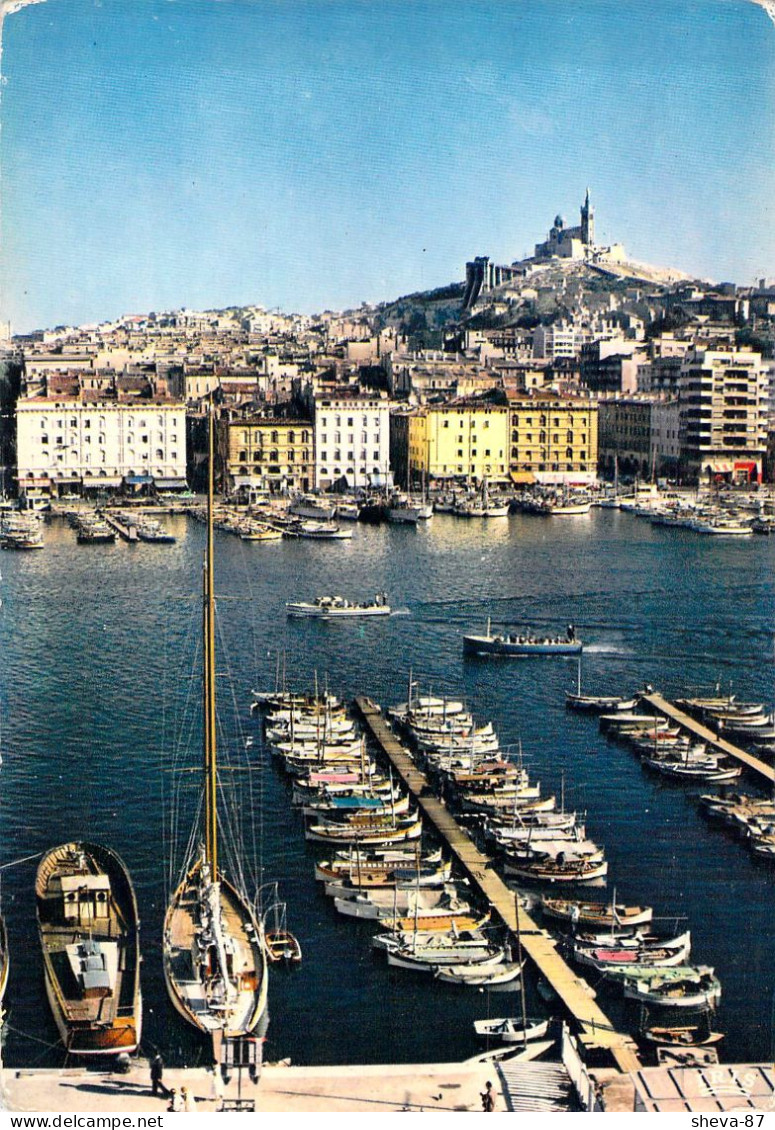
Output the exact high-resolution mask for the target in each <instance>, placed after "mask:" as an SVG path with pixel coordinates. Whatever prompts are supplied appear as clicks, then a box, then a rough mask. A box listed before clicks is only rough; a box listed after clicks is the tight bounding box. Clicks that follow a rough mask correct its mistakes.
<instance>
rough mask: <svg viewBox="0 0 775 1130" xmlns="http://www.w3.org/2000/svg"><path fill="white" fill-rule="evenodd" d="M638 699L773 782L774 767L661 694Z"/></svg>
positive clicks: (652, 693) (766, 781)
mask: <svg viewBox="0 0 775 1130" xmlns="http://www.w3.org/2000/svg"><path fill="white" fill-rule="evenodd" d="M639 698H640V701H641V702H644V703H646V704H647V705H648V706H650V707H651V708H652V709H653V710H654V711H655V712H657V713H658V714H663V715H664V716H665V717H666V718H670V719H671V721H673V722H675V723H676V725H678V726H681V727H682V728H683V729H684V730H688V731H689V733H691V734H694V736H695V737H697V738H699V739H700V740H701V741H703V742H705V743H706V744H707V745H709V746H712V747H713V748H714V749H716V750H718V752H719V753H724V754H726V756H727V757H730V758H732V760H733V761H736V762H737V763H738V764H739V765H742V766H743V767H744V768H745V769H747V770H748V771H749V772H751V773H753V774H755V775H756V776H757V777H759V778H760V780H761V781H762V782H763V783H764V784H765V785H766V786H767V787H768V788H771V787H772V785H773V783H775V769H773V767H772V766H771V765H767V764H766V763H765V762H764V761H761V760H760V759H759V758H758V757H754V756H753V754H751V753H746V751H745V750H744V749H740V748H739V747H738V746H736V745H733V744H732V743H731V742H728V741H726V739H725V738H722V737H720V735H719V734H717V733H716V732H715V731H713V730H711V729H709V728H708V727H707V726H703V725H702V723H701V722H697V721H696V719H694V718H692V716H691V715H690V714H686V713H684V711H683V710H679V709H678V707H677V706H674V705H673V703H672V702H669V701H668V699H666V698H663V697H662V695H661V694H658V693H656V692H654V691H651V692H649V693H648V694H642V695H640V696H639Z"/></svg>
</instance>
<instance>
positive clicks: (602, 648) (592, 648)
mask: <svg viewBox="0 0 775 1130" xmlns="http://www.w3.org/2000/svg"><path fill="white" fill-rule="evenodd" d="M584 652H585V653H586V654H587V655H622V656H629V655H635V651H634V650H633V648H631V647H622V646H621V645H619V644H613V643H590V644H586V643H585V644H584Z"/></svg>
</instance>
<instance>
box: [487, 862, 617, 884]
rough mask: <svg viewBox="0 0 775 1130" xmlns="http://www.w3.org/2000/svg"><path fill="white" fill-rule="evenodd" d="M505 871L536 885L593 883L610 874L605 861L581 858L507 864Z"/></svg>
mask: <svg viewBox="0 0 775 1130" xmlns="http://www.w3.org/2000/svg"><path fill="white" fill-rule="evenodd" d="M504 870H506V871H507V873H508V874H510V875H514V876H515V877H516V878H518V879H527V880H532V881H533V882H536V883H591V882H596V881H597V880H598V879H603V878H605V876H606V875H607V874H608V863H607V862H606V861H605V860H598V859H589V858H579V859H566V860H564V861H562V862H560V860H559V859H540V860H535V861H532V862H530V863H528V862H524V863H514V862H511V863H507V864H506V865H505V868H504Z"/></svg>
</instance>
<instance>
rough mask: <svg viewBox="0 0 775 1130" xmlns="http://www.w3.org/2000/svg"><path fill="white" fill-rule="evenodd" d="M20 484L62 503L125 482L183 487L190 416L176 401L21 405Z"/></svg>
mask: <svg viewBox="0 0 775 1130" xmlns="http://www.w3.org/2000/svg"><path fill="white" fill-rule="evenodd" d="M16 429H17V430H16V437H17V479H18V486H19V489H20V490H31V489H33V488H35V489H37V490H40V491H43V492H44V493H49V494H51V495H52V496H57V495H59V494H63V493H80V492H81V490H86V489H90V488H91V489H103V490H109V489H116V488H118V487H120V486H121V485H122V484H123V483H124V482H125V481H127V482H129V483H137V484H150V483H154V482H155V484H156V485H157V486H162V487H167V486H170V485H172V484H175V485H178V486H179V485H181V484H183V485H184V484H185V481H186V410H185V406H184V405H182V404H180V403H178V402H175V401H161V400H157V401H153V400H147V401H142V402H135V403H117V402H114V401H107V400H106V401H97V402H90V401H86V402H84V401H82V400H59V399H56V400H53V399H50V398H48V397H34V398H30V399H27V400H24V399H23V400H19V401H18V402H17V404H16Z"/></svg>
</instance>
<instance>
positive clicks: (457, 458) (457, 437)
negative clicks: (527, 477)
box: [407, 399, 509, 482]
mask: <svg viewBox="0 0 775 1130" xmlns="http://www.w3.org/2000/svg"><path fill="white" fill-rule="evenodd" d="M407 420H408V432H409V436H408V448H409V476H410V479H412V480H413V481H417V480H419V479H420V478H422V477H426V478H427V479H428V481H430V480H432V479H436V480H452V479H458V480H460V481H468V480H474V479H475V480H477V481H478V482H481V480H482V479H484V478H487V479H489V480H490V482H493V481H498V480H506V479H507V478H508V470H509V464H508V436H509V409H508V407H507V405H506V404H505V403H501V404H499V403H493V402H491V401H487V400H483V399H471V400H462V399H461V400H453V401H449V402H447V403H446V404H433V405H428V406H427V407H425V408H422V409H418V410H417V412H416V413H414V414H413V415H410V416H408V417H407Z"/></svg>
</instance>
